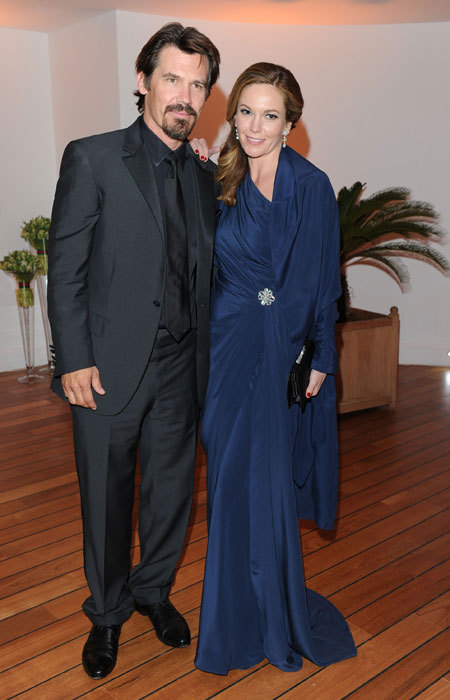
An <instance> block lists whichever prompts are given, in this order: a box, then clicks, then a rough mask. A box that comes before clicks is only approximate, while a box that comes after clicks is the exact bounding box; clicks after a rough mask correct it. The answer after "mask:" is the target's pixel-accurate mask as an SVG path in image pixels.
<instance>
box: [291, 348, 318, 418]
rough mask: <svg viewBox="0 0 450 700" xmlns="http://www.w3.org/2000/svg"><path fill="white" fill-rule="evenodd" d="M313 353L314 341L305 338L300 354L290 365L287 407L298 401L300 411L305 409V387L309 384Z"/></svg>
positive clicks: (306, 400)
mask: <svg viewBox="0 0 450 700" xmlns="http://www.w3.org/2000/svg"><path fill="white" fill-rule="evenodd" d="M313 355H314V341H312V340H305V344H304V346H303V347H302V350H301V352H300V355H299V356H298V357H297V359H296V360H295V362H294V364H293V365H292V368H291V371H290V372H289V379H288V385H287V401H288V406H289V408H290V407H291V406H292V405H293V404H294V403H298V405H299V406H300V408H301V409H302V411H304V410H305V408H306V404H307V402H308V399H307V398H306V389H307V388H308V384H309V375H310V374H311V362H312V358H313Z"/></svg>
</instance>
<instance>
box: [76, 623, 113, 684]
mask: <svg viewBox="0 0 450 700" xmlns="http://www.w3.org/2000/svg"><path fill="white" fill-rule="evenodd" d="M121 627H122V625H104V626H103V627H98V626H97V625H93V627H92V629H91V631H90V634H89V637H88V639H87V642H86V644H85V645H84V647H83V655H82V657H81V658H82V661H83V668H84V670H85V671H86V673H87V675H88V676H89V678H94V679H96V680H100V679H101V678H105V676H107V675H108V673H111V671H112V670H113V668H114V666H115V665H116V661H117V648H118V646H119V637H120V630H121Z"/></svg>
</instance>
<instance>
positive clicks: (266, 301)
mask: <svg viewBox="0 0 450 700" xmlns="http://www.w3.org/2000/svg"><path fill="white" fill-rule="evenodd" d="M258 299H259V301H260V302H261V304H262V306H270V304H272V302H274V301H275V297H274V295H273V292H272V290H271V289H267V287H265V288H264V289H261V291H260V292H258Z"/></svg>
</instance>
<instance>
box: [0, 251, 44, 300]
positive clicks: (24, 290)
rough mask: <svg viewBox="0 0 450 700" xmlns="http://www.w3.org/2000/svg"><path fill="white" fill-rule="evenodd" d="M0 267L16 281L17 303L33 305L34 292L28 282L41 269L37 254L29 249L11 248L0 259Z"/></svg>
mask: <svg viewBox="0 0 450 700" xmlns="http://www.w3.org/2000/svg"><path fill="white" fill-rule="evenodd" d="M0 269H1V270H3V271H4V272H8V273H9V274H10V275H13V276H14V277H15V278H16V281H17V289H16V297H17V303H18V305H19V306H21V307H23V308H27V307H29V306H33V305H34V293H33V290H32V289H31V287H30V282H31V280H32V279H33V277H34V276H35V275H36V273H37V272H40V270H41V264H40V262H39V258H38V257H37V255H33V253H30V251H29V250H13V251H12V253H8V255H5V257H4V258H3V260H0Z"/></svg>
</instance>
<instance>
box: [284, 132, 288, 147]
mask: <svg viewBox="0 0 450 700" xmlns="http://www.w3.org/2000/svg"><path fill="white" fill-rule="evenodd" d="M287 135H288V130H287V129H285V130H284V131H283V148H286V137H287Z"/></svg>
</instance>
